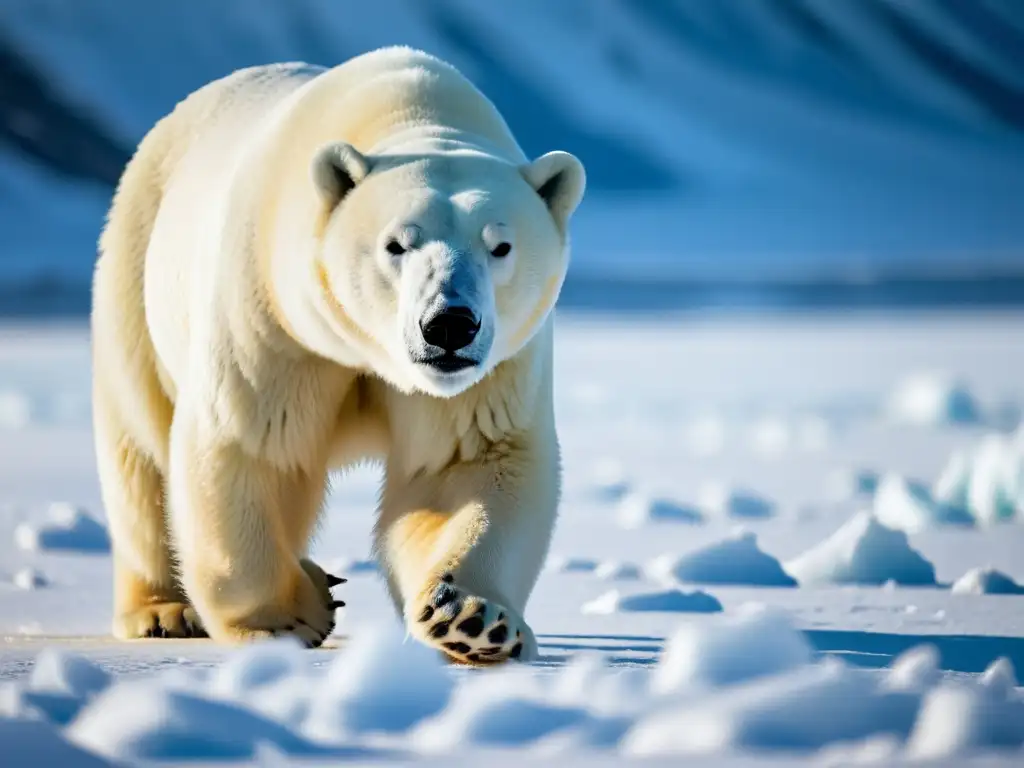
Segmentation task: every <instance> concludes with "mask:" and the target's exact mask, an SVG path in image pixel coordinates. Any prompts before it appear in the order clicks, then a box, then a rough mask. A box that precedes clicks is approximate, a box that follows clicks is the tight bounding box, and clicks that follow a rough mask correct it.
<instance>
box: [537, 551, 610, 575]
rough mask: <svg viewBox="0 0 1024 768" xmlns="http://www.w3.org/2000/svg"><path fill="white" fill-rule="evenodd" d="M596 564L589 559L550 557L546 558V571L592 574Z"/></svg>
mask: <svg viewBox="0 0 1024 768" xmlns="http://www.w3.org/2000/svg"><path fill="white" fill-rule="evenodd" d="M597 566H598V562H597V560H594V559H592V558H589V557H571V556H569V555H552V556H551V557H549V558H548V562H547V569H548V570H551V571H554V572H556V573H593V572H594V571H596V570H597Z"/></svg>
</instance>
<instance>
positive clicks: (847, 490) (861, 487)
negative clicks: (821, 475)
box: [825, 469, 879, 501]
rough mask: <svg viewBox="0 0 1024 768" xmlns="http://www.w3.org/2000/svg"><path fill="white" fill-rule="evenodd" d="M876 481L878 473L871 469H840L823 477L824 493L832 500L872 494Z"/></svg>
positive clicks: (843, 499)
mask: <svg viewBox="0 0 1024 768" xmlns="http://www.w3.org/2000/svg"><path fill="white" fill-rule="evenodd" d="M878 481H879V475H878V473H877V472H875V471H874V470H872V469H840V470H836V471H834V472H832V473H831V474H830V475H829V476H828V477H827V478H826V479H825V493H826V494H827V495H828V498H830V499H832V500H833V501H850V500H853V499H857V498H859V497H862V496H872V495H874V493H875V491H876V490H877V489H878Z"/></svg>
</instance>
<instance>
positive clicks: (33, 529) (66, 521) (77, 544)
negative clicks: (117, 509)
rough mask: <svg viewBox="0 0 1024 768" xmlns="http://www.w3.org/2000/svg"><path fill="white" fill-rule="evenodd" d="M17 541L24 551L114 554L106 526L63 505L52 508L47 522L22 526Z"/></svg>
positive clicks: (75, 508)
mask: <svg viewBox="0 0 1024 768" xmlns="http://www.w3.org/2000/svg"><path fill="white" fill-rule="evenodd" d="M14 540H15V542H16V543H17V545H18V546H19V547H20V548H21V549H24V550H29V551H36V550H62V551H75V552H109V551H110V537H109V536H108V535H107V529H106V528H105V527H104V525H103V524H102V523H101V522H99V521H98V520H96V519H95V518H94V517H92V516H90V515H89V513H88V512H86V511H85V510H83V509H79V508H78V507H75V506H74V505H72V504H65V503H63V502H58V503H55V504H51V505H50V508H49V510H47V516H46V520H45V522H43V523H40V524H35V525H34V524H31V523H22V524H21V525H19V526H18V527H17V528H16V529H15V531H14Z"/></svg>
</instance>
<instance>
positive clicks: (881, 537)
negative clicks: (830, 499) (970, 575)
mask: <svg viewBox="0 0 1024 768" xmlns="http://www.w3.org/2000/svg"><path fill="white" fill-rule="evenodd" d="M785 568H786V571H787V572H788V573H790V574H792V575H793V577H794V578H796V580H797V581H798V582H799V583H800V584H801V585H810V584H885V583H886V582H889V581H892V582H895V583H897V584H911V585H930V584H934V583H935V567H934V566H933V565H932V564H931V563H930V562H928V560H926V559H925V558H924V557H923V556H922V555H921V554H920V553H919V552H917V551H916V550H915V549H913V548H912V547H911V546H910V542H909V541H908V540H907V535H906V534H905V533H904V532H903V531H897V530H893V529H892V528H887V527H886V526H884V525H883V524H882V523H880V522H879V521H878V520H877V519H876V518H875V517H873V516H872V515H871V514H870V513H868V512H860V513H858V514H857V515H855V516H854V517H852V518H851V519H850V520H849V521H848V522H846V523H845V524H844V525H843V527H842V528H840V529H839V530H838V531H836V532H835V533H834V534H832V535H831V536H830V537H829V538H827V539H826V540H825V541H823V542H821V543H820V544H818V545H816V546H815V547H813V548H811V549H809V550H807V551H806V552H804V553H803V554H802V555H799V556H798V557H796V558H794V559H793V560H790V561H789V562H787V563H786V565H785Z"/></svg>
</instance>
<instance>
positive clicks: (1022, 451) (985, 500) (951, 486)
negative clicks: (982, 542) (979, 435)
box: [936, 434, 1024, 525]
mask: <svg viewBox="0 0 1024 768" xmlns="http://www.w3.org/2000/svg"><path fill="white" fill-rule="evenodd" d="M940 481H941V484H942V487H941V489H939V488H937V490H936V492H937V493H938V492H939V491H940V490H941V492H942V493H943V495H945V496H948V497H950V498H952V499H954V500H958V501H962V504H963V505H964V506H966V509H967V512H968V513H969V514H970V515H971V516H972V517H973V518H974V520H975V521H976V522H977V523H978V524H979V525H994V524H996V523H1002V522H1007V521H1010V520H1014V519H1022V520H1024V442H1022V441H1021V439H1020V437H1010V436H1006V435H1001V434H991V435H987V436H986V437H984V438H983V439H982V440H981V442H980V443H979V444H978V445H977V446H976V447H975V449H974V450H973V451H971V453H970V454H969V455H968V456H967V457H966V458H963V457H962V456H957V455H955V456H954V457H953V458H952V459H951V460H950V463H949V464H948V465H947V466H946V469H945V471H944V472H943V473H942V475H941V477H940ZM936 485H938V483H937V484H936Z"/></svg>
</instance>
